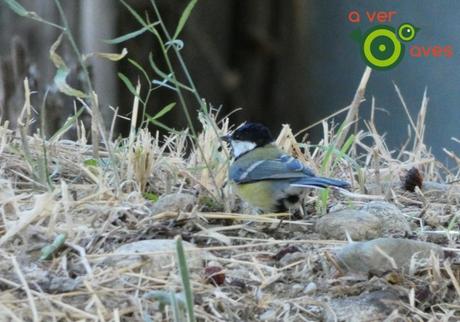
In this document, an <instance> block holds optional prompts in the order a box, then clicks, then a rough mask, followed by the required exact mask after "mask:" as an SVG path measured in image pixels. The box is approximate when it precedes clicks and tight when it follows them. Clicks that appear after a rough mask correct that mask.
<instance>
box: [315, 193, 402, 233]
mask: <svg viewBox="0 0 460 322" xmlns="http://www.w3.org/2000/svg"><path fill="white" fill-rule="evenodd" d="M316 230H317V232H318V233H320V234H321V235H322V237H324V238H329V239H341V240H343V239H346V234H347V233H348V234H349V235H350V237H351V239H352V240H370V239H373V238H379V237H384V236H388V235H393V234H399V235H404V234H405V233H409V232H410V231H411V229H410V225H409V223H408V221H407V219H406V217H404V215H403V214H402V212H401V210H399V208H398V207H396V206H395V205H393V204H391V203H388V202H382V201H372V202H369V203H368V204H366V205H365V206H364V207H362V208H360V209H355V208H345V209H341V210H338V211H335V212H330V213H329V214H327V215H324V216H323V217H321V218H320V219H319V220H318V222H317V223H316Z"/></svg>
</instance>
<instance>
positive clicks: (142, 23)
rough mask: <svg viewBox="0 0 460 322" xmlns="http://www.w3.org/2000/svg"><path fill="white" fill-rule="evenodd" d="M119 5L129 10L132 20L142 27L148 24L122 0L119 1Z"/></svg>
mask: <svg viewBox="0 0 460 322" xmlns="http://www.w3.org/2000/svg"><path fill="white" fill-rule="evenodd" d="M120 1H121V3H122V4H123V5H124V6H125V7H126V8H127V9H128V10H129V12H130V13H131V14H132V15H133V17H134V18H136V20H137V21H138V22H139V23H140V24H141V25H142V26H144V27H147V26H148V24H147V23H146V22H145V21H144V19H142V17H141V16H140V15H139V14H138V13H137V12H136V10H134V9H133V8H132V7H131V6H130V5H129V4H127V3H126V2H125V1H124V0H120Z"/></svg>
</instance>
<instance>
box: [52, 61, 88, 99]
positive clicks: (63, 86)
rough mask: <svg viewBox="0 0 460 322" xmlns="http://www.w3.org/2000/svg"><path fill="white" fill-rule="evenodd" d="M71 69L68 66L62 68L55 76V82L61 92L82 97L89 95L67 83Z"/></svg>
mask: <svg viewBox="0 0 460 322" xmlns="http://www.w3.org/2000/svg"><path fill="white" fill-rule="evenodd" d="M69 73H70V70H69V69H67V68H60V69H58V70H57V72H56V75H55V76H54V83H55V84H56V86H57V88H58V89H59V91H60V92H62V93H64V94H66V95H69V96H73V97H80V98H85V97H88V95H86V94H85V93H84V92H82V91H80V90H78V89H75V88H73V87H71V86H70V85H69V84H67V81H66V79H67V75H69Z"/></svg>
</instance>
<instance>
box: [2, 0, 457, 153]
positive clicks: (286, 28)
mask: <svg viewBox="0 0 460 322" xmlns="http://www.w3.org/2000/svg"><path fill="white" fill-rule="evenodd" d="M20 2H21V3H22V4H23V5H24V6H25V7H26V8H27V9H30V10H33V11H36V12H37V13H38V14H39V15H41V16H43V17H44V18H46V19H48V20H52V21H56V22H59V16H58V13H57V10H56V8H55V6H54V2H53V1H52V0H28V1H20ZM127 2H128V3H129V4H130V5H132V6H133V7H134V8H136V10H137V11H138V12H140V13H144V14H148V15H149V17H154V16H155V15H154V13H153V11H152V7H151V5H150V1H145V0H127ZM62 3H63V6H64V9H65V12H66V13H67V17H68V19H69V23H70V26H71V28H72V30H73V31H74V34H75V35H76V36H77V40H78V41H79V46H80V48H81V49H82V51H83V52H93V51H120V50H121V48H122V47H127V48H128V51H129V55H128V57H129V58H132V59H134V60H135V61H137V62H138V63H139V64H141V65H142V66H148V54H149V52H152V53H153V56H154V58H155V57H158V56H159V55H160V54H159V53H158V45H157V44H156V43H155V40H154V38H153V36H151V34H148V33H145V34H143V35H142V36H140V37H138V38H135V39H133V40H130V41H129V42H127V43H124V44H121V45H119V46H109V45H107V44H105V43H103V42H101V39H110V38H113V37H115V36H119V35H122V34H125V33H128V32H131V31H133V30H137V29H139V28H140V25H139V24H138V23H137V22H136V20H135V19H134V18H133V17H132V16H131V15H130V14H129V12H128V11H127V10H126V8H124V7H123V6H122V5H121V4H120V3H119V2H118V1H116V0H97V1H95V0H82V1H62ZM157 3H158V5H159V7H160V11H161V12H162V14H163V17H164V19H165V22H166V25H167V26H168V28H169V29H170V30H171V31H173V30H174V28H175V26H176V24H177V21H178V19H179V16H180V14H181V12H182V10H183V9H184V7H185V5H186V4H187V1H185V0H158V1H157ZM351 10H357V11H358V12H360V13H361V20H362V21H361V23H360V24H353V23H350V22H349V21H348V19H347V15H348V13H349V12H350V11H351ZM366 11H368V12H369V13H371V14H372V13H373V12H374V11H396V12H397V13H396V15H394V16H393V19H392V21H391V22H389V23H388V24H389V25H391V26H394V27H397V26H398V25H399V24H401V23H403V22H411V23H413V24H415V25H416V26H417V27H420V28H421V31H420V32H419V34H418V35H417V37H416V39H415V40H414V41H413V42H412V43H411V44H409V45H406V56H405V58H404V59H403V61H402V62H401V63H400V65H398V66H397V67H396V68H395V69H392V70H389V71H373V74H372V76H371V79H370V82H369V86H368V89H367V94H366V97H367V101H366V102H365V103H363V105H362V106H361V116H362V117H363V118H366V117H368V116H369V111H370V104H371V98H372V97H375V99H376V105H377V106H378V107H380V108H382V109H385V110H386V112H378V114H377V120H378V126H379V128H380V130H381V132H386V133H387V139H388V144H389V145H390V146H391V147H394V148H398V147H399V146H400V145H401V144H402V143H403V142H404V141H405V138H406V136H407V124H408V120H407V117H406V115H405V113H404V110H403V109H402V106H401V103H400V101H399V99H398V96H397V94H396V92H395V90H394V86H393V82H394V83H395V84H397V85H398V86H399V87H400V89H401V92H402V94H403V96H404V98H405V101H406V103H407V105H408V108H409V110H410V112H411V114H412V116H413V118H416V114H417V112H418V109H419V106H420V103H421V100H422V96H423V91H424V90H425V88H427V89H428V96H429V97H430V102H429V107H428V108H429V110H428V115H427V131H426V142H427V143H428V145H430V146H432V148H433V150H434V151H435V153H436V154H437V155H438V157H439V158H440V159H441V160H444V159H446V157H445V154H444V153H443V152H442V148H443V147H446V148H448V149H450V150H454V151H456V152H457V153H458V151H459V150H460V149H459V144H458V143H455V142H453V141H452V140H451V137H459V136H460V134H459V130H458V122H459V120H460V106H459V105H460V90H459V86H460V70H459V66H460V52H458V51H459V49H460V21H459V20H458V13H459V12H460V1H456V0H437V1H434V0H411V1H409V0H407V1H379V0H353V1H343V0H330V1H322V0H283V1H281V0H232V1H228V0H199V1H198V4H197V5H196V7H195V9H194V11H193V13H192V16H191V18H190V20H189V21H188V23H187V25H186V27H185V30H184V31H183V33H182V34H181V37H180V38H181V39H182V40H183V41H184V43H185V47H184V49H182V52H183V54H184V56H185V60H186V63H187V65H188V67H189V70H190V73H191V75H192V77H193V79H194V80H195V82H196V85H197V87H198V90H199V92H200V94H201V96H203V97H204V98H205V99H206V100H207V101H208V102H209V103H211V104H212V105H214V106H216V107H218V106H222V115H224V114H226V113H228V112H230V111H232V110H234V109H235V108H242V109H243V110H242V111H240V112H238V113H236V114H233V115H232V117H231V118H232V121H233V122H234V123H239V122H241V121H243V120H254V121H261V122H264V123H266V124H268V125H269V126H270V127H271V129H272V130H273V131H274V132H277V131H278V130H279V129H280V126H281V124H282V123H290V124H291V126H292V127H293V128H294V130H300V129H302V128H304V127H306V126H308V125H310V124H312V123H314V122H315V121H317V120H319V119H321V118H323V117H325V116H327V115H329V114H331V113H332V112H334V111H336V110H338V109H340V108H343V107H345V106H347V105H348V104H349V103H350V101H351V99H352V97H353V95H354V91H355V89H356V87H357V85H358V83H359V80H360V78H361V75H362V73H363V71H364V68H365V64H364V62H363V61H362V59H361V57H360V54H359V48H358V45H357V44H356V43H355V42H354V41H353V40H351V38H350V35H349V34H350V32H351V31H352V30H354V29H356V28H358V27H359V28H361V29H362V30H365V29H367V28H368V27H370V26H372V25H374V24H375V23H374V24H373V23H370V22H369V21H368V18H367V17H366ZM0 30H1V32H0V40H1V43H2V44H3V46H1V47H0V56H1V57H2V65H1V66H2V67H1V68H0V69H1V71H0V85H1V86H0V89H3V90H1V91H0V113H2V114H3V118H11V119H14V115H15V113H16V112H17V110H18V109H19V108H20V107H22V103H23V101H22V100H23V97H22V96H21V95H22V88H21V86H22V81H23V78H24V76H29V77H30V79H31V80H32V81H31V84H32V85H31V86H32V89H33V90H35V91H37V94H35V95H34V104H35V105H36V106H37V104H38V105H39V104H40V102H42V100H43V96H44V93H45V91H46V90H47V89H49V90H50V94H49V96H48V99H47V104H46V105H47V107H46V108H47V122H48V125H49V127H50V129H49V132H52V131H53V129H56V128H57V127H58V126H59V124H60V123H62V122H63V120H65V118H66V117H67V115H69V114H70V113H72V111H73V110H74V107H73V102H72V101H71V100H69V99H68V98H65V97H63V96H62V95H59V94H57V93H55V92H56V91H55V89H54V91H53V86H52V78H53V75H54V67H53V66H52V65H51V63H50V61H49V59H48V55H49V48H50V46H51V44H52V43H53V42H54V41H55V40H56V38H57V37H58V35H59V33H58V31H57V30H55V29H53V28H50V27H47V26H44V25H41V24H38V23H36V22H33V21H30V20H27V19H25V18H21V17H19V16H17V15H15V14H14V13H13V12H12V11H10V10H9V9H8V8H7V7H6V6H5V5H4V4H3V3H2V4H1V6H0ZM410 45H419V46H425V47H429V46H431V47H432V46H435V45H440V46H446V45H450V46H452V48H453V56H452V57H450V58H448V57H433V56H429V57H420V58H414V57H410V56H409V52H408V49H409V47H410ZM60 53H61V54H62V55H63V56H64V58H65V59H66V61H67V62H68V63H69V65H70V66H71V67H72V68H73V69H74V73H73V74H72V75H73V79H71V80H70V81H71V83H72V84H73V85H75V86H76V87H78V86H79V85H80V86H81V80H80V79H79V76H78V75H79V73H78V64H77V63H76V62H75V60H74V58H73V56H72V54H71V51H70V47H69V46H68V44H65V45H64V46H63V49H62V50H61V51H60ZM160 64H161V63H160ZM91 71H92V77H93V80H94V83H95V87H96V90H97V92H98V94H99V98H100V101H101V104H102V110H103V111H104V115H105V117H106V118H107V119H109V118H110V115H111V112H110V110H109V109H108V105H111V106H119V107H120V111H121V114H128V113H129V112H130V109H131V106H132V96H131V95H130V94H129V92H128V90H127V89H126V88H125V86H124V85H123V84H122V82H121V81H120V80H119V79H118V78H117V75H116V73H117V72H118V71H121V72H122V73H124V74H125V75H127V76H128V77H129V78H130V79H131V80H132V81H133V82H135V80H136V79H137V78H138V77H139V76H140V75H139V72H138V71H137V70H136V69H135V68H133V67H132V65H130V64H129V63H128V62H127V60H126V59H124V60H123V61H121V62H118V63H113V62H107V61H103V60H92V66H91ZM152 75H153V72H152ZM144 85H145V84H144ZM18 88H19V89H21V90H18ZM175 100H176V98H175V97H174V95H173V94H172V93H170V92H168V91H166V90H160V91H158V92H155V94H154V97H153V99H152V101H151V104H150V106H149V112H150V114H155V111H158V110H159V109H161V107H163V106H164V105H166V104H168V103H170V102H171V101H175ZM190 102H191V104H192V105H191V106H193V104H196V103H194V102H193V100H191V99H190ZM197 108H198V106H196V109H197ZM15 111H16V112H15ZM192 112H194V111H192ZM339 120H340V118H339ZM163 121H164V123H166V124H168V125H169V126H171V127H175V128H183V127H185V126H186V122H185V119H184V117H183V115H182V112H181V109H180V108H176V109H175V110H173V111H172V112H171V113H169V114H168V115H166V117H165V118H164V119H163ZM127 126H128V123H127V121H120V122H119V123H118V129H119V131H120V133H122V134H126V133H127ZM321 134H322V129H321V128H319V127H317V128H314V129H312V130H311V131H310V137H309V138H310V140H312V141H313V142H315V141H316V140H318V138H319V137H320V136H321Z"/></svg>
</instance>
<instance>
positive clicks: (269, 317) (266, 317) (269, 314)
mask: <svg viewBox="0 0 460 322" xmlns="http://www.w3.org/2000/svg"><path fill="white" fill-rule="evenodd" d="M275 318H276V311H275V310H273V309H269V310H267V311H265V312H264V313H262V314H261V315H259V319H260V321H274V320H275Z"/></svg>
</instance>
